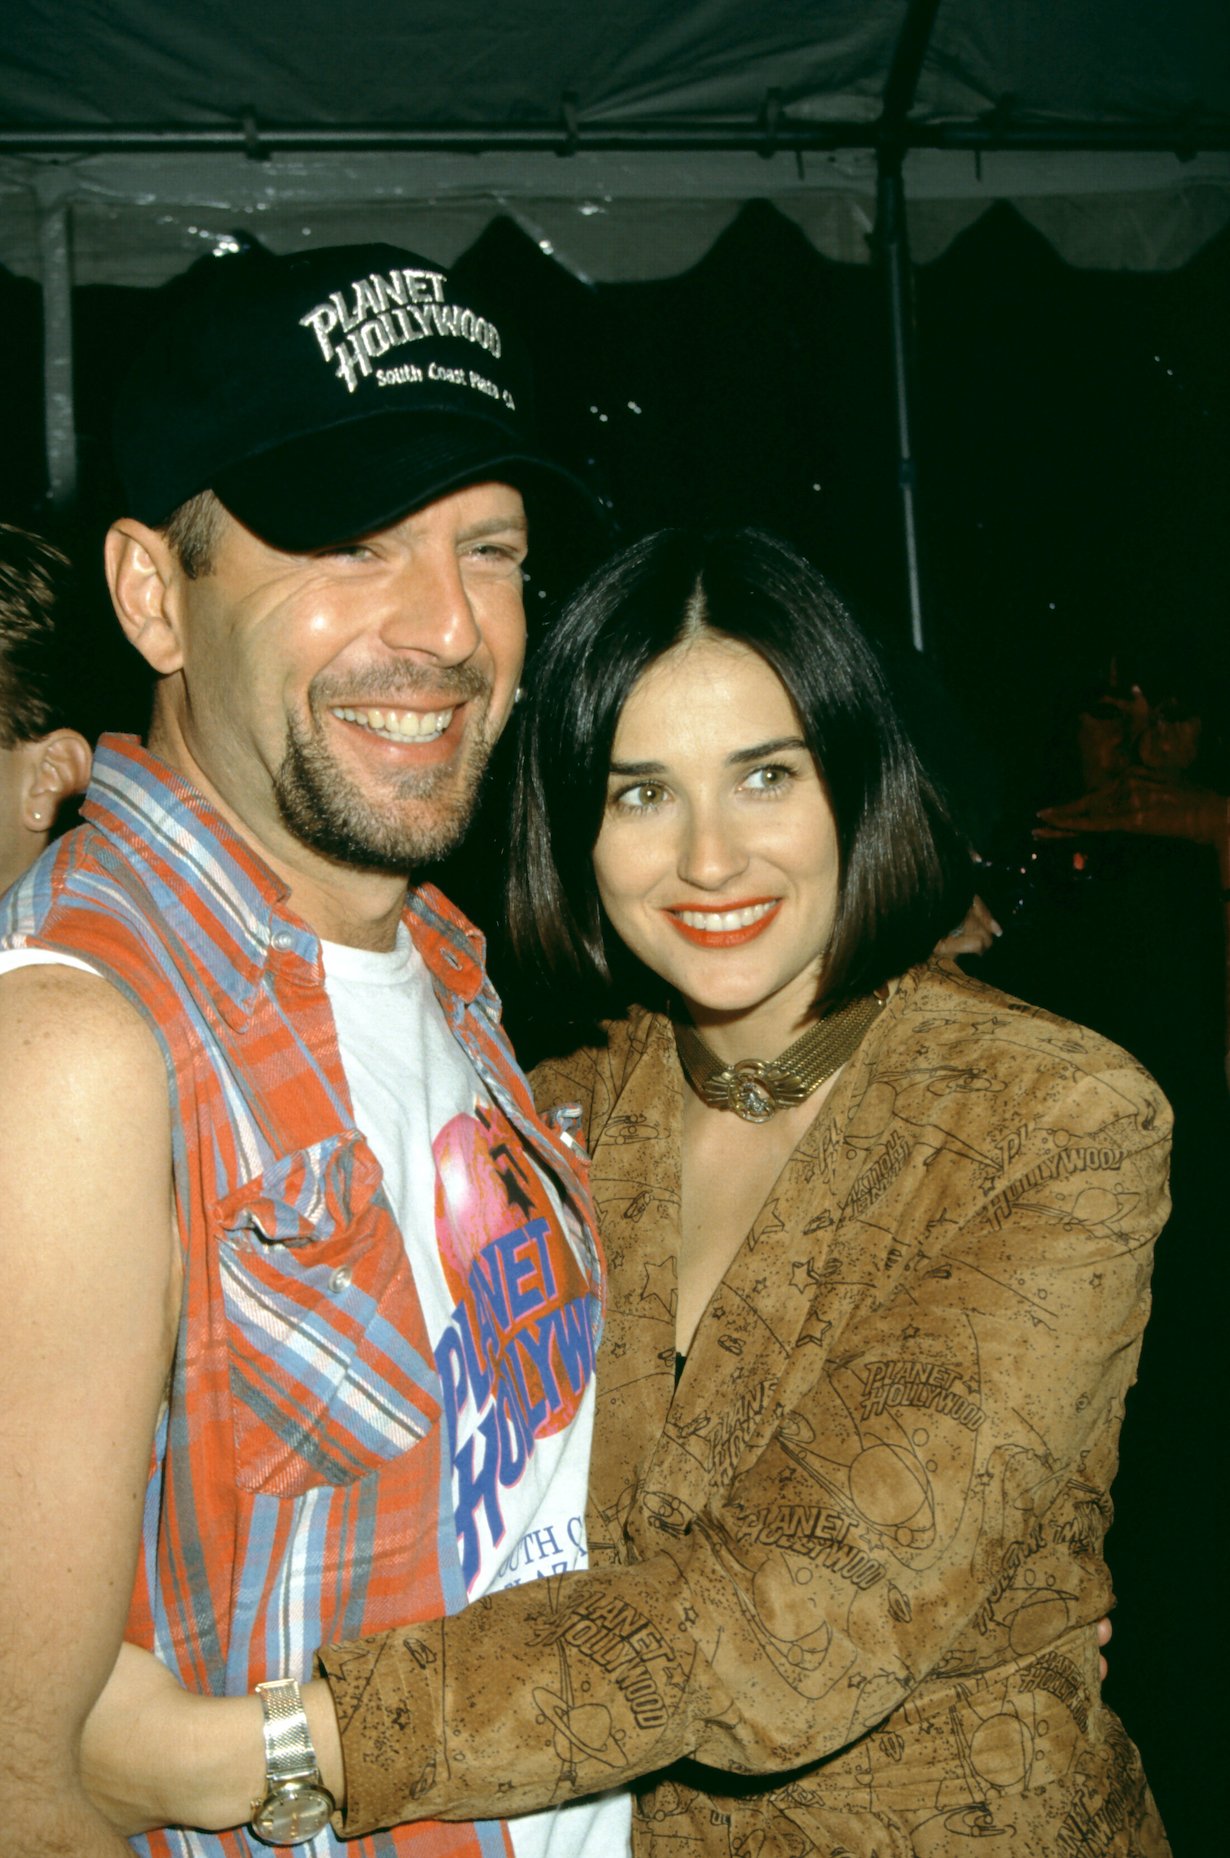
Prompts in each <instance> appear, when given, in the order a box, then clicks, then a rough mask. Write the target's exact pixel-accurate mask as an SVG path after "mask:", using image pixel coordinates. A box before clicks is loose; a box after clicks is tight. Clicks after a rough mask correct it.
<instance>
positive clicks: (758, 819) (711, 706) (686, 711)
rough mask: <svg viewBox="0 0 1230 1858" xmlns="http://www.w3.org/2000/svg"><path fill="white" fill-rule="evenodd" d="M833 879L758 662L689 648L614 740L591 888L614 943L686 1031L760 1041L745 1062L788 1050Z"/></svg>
mask: <svg viewBox="0 0 1230 1858" xmlns="http://www.w3.org/2000/svg"><path fill="white" fill-rule="evenodd" d="M838 864H839V861H838V850H837V831H836V827H835V824H834V821H833V813H832V809H831V807H830V806H829V802H828V796H827V794H826V792H825V789H824V786H823V783H822V782H821V780H820V776H819V774H818V772H817V769H816V764H815V762H814V760H813V759H812V756H811V754H810V752H809V750H808V748H807V745H806V743H805V742H804V739H803V732H802V729H801V727H800V724H799V718H798V716H797V714H796V712H795V709H794V705H793V704H792V702H791V700H790V698H789V697H788V695H787V694H786V690H785V688H784V686H783V684H782V682H781V680H780V679H779V677H778V676H777V673H776V672H775V671H773V670H771V669H770V667H769V666H768V665H767V664H766V663H765V661H764V659H763V658H761V657H759V656H758V655H757V653H755V652H754V651H752V650H751V649H750V648H749V647H747V646H745V645H740V644H737V643H735V642H734V641H733V640H729V639H723V638H721V637H716V636H713V635H704V634H702V635H701V636H700V637H699V638H698V639H695V640H692V641H690V642H688V643H686V644H683V645H680V646H676V647H675V648H674V650H672V651H670V652H668V653H666V654H665V655H664V656H663V657H662V658H659V659H657V660H656V661H655V662H654V663H653V664H652V665H650V667H649V669H648V670H647V671H645V672H644V673H643V675H642V676H641V678H640V679H639V680H638V682H637V683H636V684H635V685H634V686H633V689H632V693H631V695H630V696H629V698H628V700H627V702H626V703H625V705H624V708H623V713H622V715H621V716H620V718H619V724H618V727H617V729H616V732H615V743H614V749H613V752H612V758H611V771H610V778H609V781H608V787H607V803H606V810H605V812H604V815H603V821H602V827H601V830H600V831H599V833H598V838H597V842H596V844H595V846H594V874H595V877H596V879H597V883H598V892H599V895H600V896H601V898H602V904H603V908H604V909H605V910H606V913H607V916H608V917H609V919H610V921H611V924H612V927H613V928H614V929H615V931H616V933H617V934H618V935H619V936H620V937H621V938H622V940H623V941H624V942H626V943H627V945H628V947H629V948H630V949H632V951H633V953H634V954H636V955H638V956H639V957H640V959H641V960H642V961H643V962H644V963H645V965H646V966H647V967H649V968H652V969H653V971H654V973H655V974H659V975H661V976H662V978H663V979H664V980H665V981H666V982H668V984H669V985H670V986H671V988H672V989H673V990H674V991H675V992H677V993H678V994H680V995H681V996H682V998H683V1000H684V1002H685V1003H686V1005H687V1007H688V1009H689V1011H690V1012H691V1013H692V1015H693V1017H694V1018H695V1019H696V1020H697V1022H698V1023H699V1024H705V1025H708V1026H710V1027H711V1028H713V1027H719V1026H721V1025H723V1024H725V1023H726V1022H727V1021H729V1020H731V1019H737V1020H738V1021H739V1022H740V1030H741V1031H742V1032H749V1033H750V1032H751V1031H753V1030H756V1031H757V1032H758V1033H760V1034H762V1035H763V1038H764V1040H765V1042H766V1045H765V1050H764V1051H760V1050H758V1051H757V1054H756V1055H758V1056H773V1055H775V1052H776V1050H777V1049H778V1048H780V1046H782V1045H785V1044H787V1043H789V1041H790V1039H791V1038H792V1037H793V1036H795V1035H796V1034H797V1031H798V1030H799V1029H800V1028H801V1027H802V1025H803V1024H804V1023H805V1021H806V1019H807V1018H808V1016H809V1009H810V1008H811V1005H812V1002H813V1001H814V999H815V997H816V992H817V986H818V982H819V977H820V971H821V967H822V965H823V961H824V953H825V950H826V949H827V947H828V944H829V939H830V937H831V935H832V930H833V920H834V917H835V914H836V910H837V899H838V881H839V870H838ZM749 1021H755V1022H756V1026H755V1028H753V1027H752V1026H751V1025H750V1024H748V1023H745V1022H749ZM773 1038H776V1040H777V1044H776V1045H775V1046H773V1047H772V1048H771V1049H770V1043H769V1042H770V1041H771V1040H772V1039H773Z"/></svg>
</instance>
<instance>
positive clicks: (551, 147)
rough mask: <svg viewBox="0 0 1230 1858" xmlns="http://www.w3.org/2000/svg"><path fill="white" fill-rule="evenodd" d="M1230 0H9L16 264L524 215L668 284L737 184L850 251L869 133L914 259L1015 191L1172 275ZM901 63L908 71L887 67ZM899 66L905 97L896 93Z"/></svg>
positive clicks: (450, 237)
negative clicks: (895, 177) (250, 237)
mask: <svg viewBox="0 0 1230 1858" xmlns="http://www.w3.org/2000/svg"><path fill="white" fill-rule="evenodd" d="M1227 18H1228V15H1227V12H1226V9H1225V8H1224V7H1223V6H1222V5H1221V4H1220V3H1219V0H1170V4H1168V5H1167V6H1165V7H1162V6H1159V5H1157V3H1156V0H1067V4H1065V5H1064V6H1062V7H1060V6H1055V5H1053V4H1050V3H1049V0H1032V3H1031V0H1022V3H1020V4H1016V5H1009V6H1005V5H1003V4H999V3H998V0H941V3H940V4H938V5H937V4H936V0H924V3H922V4H920V3H919V0H913V4H907V0H774V4H773V5H772V6H756V7H753V6H750V5H748V4H747V0H677V3H676V4H674V5H672V6H664V5H663V4H662V3H661V0H607V4H605V5H604V6H602V7H593V8H585V7H578V6H577V5H576V4H575V0H567V3H564V0H509V3H508V4H505V5H504V6H502V7H498V8H496V7H491V6H481V7H478V6H473V5H467V4H466V0H449V3H448V4H444V3H442V0H416V4H414V5H413V6H407V5H406V4H405V0H365V4H364V5H363V6H362V7H361V8H355V9H351V10H347V9H340V8H338V7H336V6H328V7H326V6H323V5H321V4H319V3H318V0H295V4H290V3H289V0H265V3H264V4H263V5H261V6H259V7H252V6H250V5H247V4H241V3H240V0H211V4H210V5H209V6H208V7H203V8H199V9H192V10H191V11H189V10H187V9H172V8H169V7H167V6H166V5H165V4H163V3H162V0H111V4H109V5H108V6H107V7H106V8H105V9H103V8H99V7H96V6H93V5H83V4H80V3H78V4H74V3H73V0H59V3H58V4H56V5H51V4H50V3H49V0H10V6H9V8H8V10H7V14H6V26H5V52H4V56H3V63H2V64H0V260H2V261H3V262H4V263H5V264H6V265H7V266H8V267H9V268H10V269H11V270H14V271H17V272H19V273H23V274H26V275H30V276H36V275H40V274H41V272H42V271H43V269H44V268H45V265H46V253H45V251H44V250H43V247H42V244H41V243H40V239H41V233H42V228H43V226H44V222H45V220H46V217H47V215H48V214H49V213H53V214H54V213H55V212H57V211H62V210H67V211H69V212H70V213H71V218H72V227H71V233H72V237H71V246H72V252H73V256H74V275H75V277H76V278H77V279H78V280H79V281H82V282H112V283H120V282H123V283H152V282H157V281H161V279H162V278H164V277H165V276H167V275H168V274H169V273H170V272H172V271H174V270H176V269H177V268H179V267H180V266H181V265H182V264H183V263H184V262H185V261H186V259H188V258H190V257H192V256H195V255H196V254H197V253H199V252H200V251H201V249H202V247H203V245H206V246H207V245H209V244H210V243H211V242H213V241H214V240H216V239H219V238H225V237H226V235H227V233H228V232H230V231H231V230H233V229H234V228H235V227H237V226H244V225H246V226H249V227H250V228H251V229H252V230H253V231H255V232H257V233H258V234H259V236H260V237H261V239H262V240H263V242H265V243H267V244H269V245H271V246H272V247H273V248H274V249H275V250H276V249H284V248H286V247H288V246H293V245H299V244H303V243H305V242H308V241H311V240H316V239H320V240H330V239H335V238H337V237H338V236H339V235H340V236H345V237H354V238H367V237H372V236H377V237H378V236H381V235H383V234H386V233H389V232H391V231H392V232H394V233H395V236H397V237H398V238H399V239H400V240H401V241H402V242H404V243H408V244H415V243H418V244H421V245H423V246H424V247H426V248H427V249H429V250H431V251H433V252H434V253H436V254H438V255H439V256H440V257H441V258H443V259H448V258H450V257H452V256H454V255H455V253H456V252H457V251H459V250H461V249H462V248H464V246H465V245H467V244H468V243H470V242H471V241H472V240H473V238H474V237H475V236H477V234H478V232H480V231H481V230H482V228H483V226H484V225H485V224H486V223H487V221H488V220H489V219H490V218H491V217H492V215H493V214H494V213H495V212H497V211H499V212H509V213H511V215H512V216H513V217H514V218H516V219H517V220H519V221H520V223H521V224H522V225H523V226H525V227H526V229H527V230H529V231H530V232H531V233H532V234H533V236H534V237H536V238H538V239H540V240H542V241H543V242H544V243H545V244H547V245H549V247H550V248H551V249H552V250H553V251H554V253H555V254H556V256H558V257H559V258H560V260H561V262H563V263H565V264H567V265H569V266H570V267H571V268H573V269H574V270H575V271H576V272H578V273H579V274H581V275H583V276H591V277H596V278H601V279H614V278H629V277H645V276H654V275H662V274H664V273H667V272H671V271H678V270H681V269H683V268H685V267H686V266H687V265H689V264H691V263H693V262H695V260H696V259H697V258H698V257H699V256H700V255H701V254H702V253H703V252H704V251H705V250H706V249H707V248H708V246H709V245H710V244H711V243H712V241H713V239H714V238H715V237H716V235H717V234H718V233H719V232H720V231H721V230H722V229H723V228H724V226H725V225H726V224H727V223H728V222H729V221H730V219H731V218H733V216H734V214H735V213H736V212H737V211H738V208H739V206H740V205H742V204H743V203H744V202H746V201H747V200H748V199H751V198H757V197H759V198H766V199H769V200H772V201H773V203H774V204H775V205H776V206H778V207H779V209H780V210H781V211H782V212H784V213H786V214H787V215H788V216H789V217H791V218H792V219H794V220H795V221H796V222H797V223H798V224H799V225H800V226H801V227H802V228H803V230H804V231H805V232H806V233H807V235H808V236H809V238H811V239H812V241H813V242H814V243H815V245H816V246H817V248H818V249H819V250H820V251H822V252H824V253H825V254H826V255H827V256H829V257H832V258H837V259H841V260H844V261H854V262H860V261H864V260H865V259H866V257H867V251H868V248H867V235H868V231H869V229H870V227H871V224H872V222H873V220H874V217H875V190H876V171H877V148H879V149H880V152H881V153H882V150H883V143H884V139H885V136H886V135H891V136H892V137H893V138H895V139H896V140H897V142H898V145H899V147H900V148H904V149H905V151H906V159H905V169H904V177H905V188H906V194H907V197H908V199H909V202H910V213H911V242H912V245H913V249H914V254H915V256H916V258H918V259H919V260H922V261H924V262H925V261H926V260H927V259H928V258H931V257H934V256H937V255H938V254H939V253H940V252H941V251H943V250H944V249H945V247H946V246H947V245H948V244H949V243H950V242H951V240H952V238H953V237H955V236H956V234H957V233H958V232H960V231H961V230H963V229H964V227H965V226H967V225H968V224H969V223H970V222H971V220H972V219H973V218H975V217H976V216H977V214H978V213H979V211H981V210H982V209H983V208H984V207H986V206H989V205H991V204H993V203H994V202H995V201H996V200H1001V199H1008V200H1012V201H1013V202H1014V203H1016V205H1017V206H1018V207H1019V208H1020V210H1021V211H1022V212H1023V213H1024V214H1025V215H1026V217H1028V218H1029V219H1030V220H1031V221H1032V223H1033V224H1034V225H1035V226H1036V227H1037V228H1038V230H1039V231H1041V232H1042V233H1043V234H1044V235H1045V236H1046V237H1047V238H1048V239H1050V240H1051V242H1052V243H1053V244H1054V245H1055V247H1056V249H1057V250H1058V251H1059V252H1060V253H1061V255H1062V256H1063V257H1065V258H1067V259H1068V260H1069V262H1072V263H1076V264H1083V265H1105V266H1116V267H1133V268H1136V267H1139V268H1157V267H1163V268H1165V267H1170V266H1174V265H1178V264H1181V263H1183V262H1184V261H1185V260H1186V259H1187V258H1189V257H1190V256H1192V254H1193V253H1194V252H1195V251H1196V250H1198V249H1199V247H1200V245H1201V244H1203V243H1204V242H1205V241H1206V240H1207V239H1208V238H1209V237H1211V236H1212V234H1213V233H1215V232H1216V231H1218V230H1219V229H1220V228H1221V226H1222V225H1224V224H1225V223H1226V220H1227V218H1230V154H1228V153H1227V152H1226V151H1227V148H1228V147H1230V96H1228V89H1230V26H1228V24H1227ZM894 61H896V67H895V62H894ZM895 69H896V73H897V74H896V77H895V78H894V80H893V81H894V82H895V83H896V85H897V91H896V92H895V93H894V92H893V90H892V89H891V88H890V78H892V77H893V74H894V70H895Z"/></svg>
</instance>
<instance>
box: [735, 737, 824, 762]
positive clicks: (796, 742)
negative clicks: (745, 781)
mask: <svg viewBox="0 0 1230 1858" xmlns="http://www.w3.org/2000/svg"><path fill="white" fill-rule="evenodd" d="M788 748H801V749H803V750H804V751H806V748H807V744H806V742H805V741H804V740H803V738H802V736H801V735H783V736H778V737H777V739H776V740H775V741H773V742H758V743H757V744H756V746H755V748H737V749H736V750H735V751H734V753H733V754H732V755H727V757H726V761H727V765H728V766H729V767H742V765H743V763H744V762H746V761H760V760H762V759H763V757H764V756H765V755H780V754H781V753H782V752H783V750H785V749H788Z"/></svg>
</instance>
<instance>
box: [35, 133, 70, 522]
mask: <svg viewBox="0 0 1230 1858" xmlns="http://www.w3.org/2000/svg"><path fill="white" fill-rule="evenodd" d="M62 173H63V171H62V170H56V171H48V172H46V173H45V174H40V175H39V176H38V180H37V182H36V191H37V196H38V204H39V229H38V243H39V257H40V260H41V263H42V273H43V447H44V451H45V453H46V458H47V488H48V493H49V497H50V501H51V506H52V508H53V509H57V510H62V509H67V508H68V507H69V506H70V505H71V504H72V502H73V499H74V498H75V496H76V494H77V424H76V416H75V408H74V405H73V268H72V246H71V235H70V225H69V216H70V214H71V211H72V209H71V207H70V205H69V202H68V199H67V198H66V192H65V188H64V185H63V180H62Z"/></svg>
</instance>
